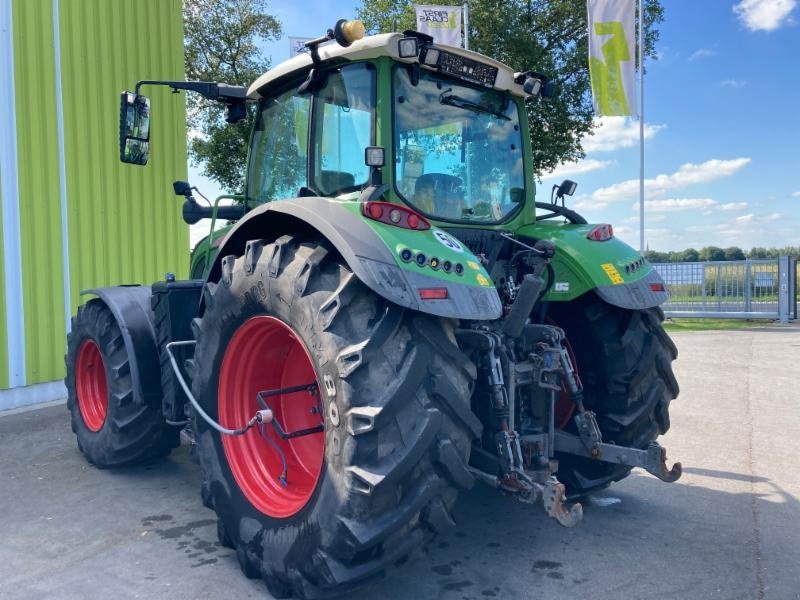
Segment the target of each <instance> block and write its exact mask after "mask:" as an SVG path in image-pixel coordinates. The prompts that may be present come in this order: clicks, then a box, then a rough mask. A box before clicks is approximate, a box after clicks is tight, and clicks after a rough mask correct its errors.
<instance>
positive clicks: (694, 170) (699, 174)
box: [591, 158, 750, 203]
mask: <svg viewBox="0 0 800 600" xmlns="http://www.w3.org/2000/svg"><path fill="white" fill-rule="evenodd" d="M749 162H750V159H749V158H734V159H732V160H720V159H717V158H714V159H711V160H707V161H705V162H703V163H699V164H695V163H686V164H683V165H681V166H680V168H679V169H678V170H677V171H676V172H675V173H671V174H669V175H666V174H661V175H657V176H656V177H654V178H652V179H645V180H644V189H645V194H646V196H648V197H652V196H658V195H661V194H663V193H665V192H667V191H669V190H674V189H679V188H683V187H686V186H689V185H693V184H696V183H706V182H708V181H713V180H715V179H719V178H721V177H729V176H730V175H733V174H734V173H736V172H737V171H739V170H740V169H742V168H744V167H745V166H746V165H747V164H748V163H749ZM638 194H639V180H638V179H628V180H627V181H622V182H620V183H615V184H613V185H610V186H608V187H604V188H600V189H598V190H595V191H594V192H593V193H592V194H591V198H592V199H593V200H595V201H597V202H606V203H608V202H619V201H624V200H630V199H632V198H636V197H637V196H638Z"/></svg>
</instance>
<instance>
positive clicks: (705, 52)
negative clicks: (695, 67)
mask: <svg viewBox="0 0 800 600" xmlns="http://www.w3.org/2000/svg"><path fill="white" fill-rule="evenodd" d="M716 53H717V51H716V50H713V49H711V48H700V49H699V50H695V51H694V52H692V54H691V55H690V56H689V62H692V61H693V60H697V59H698V58H708V57H709V56H714V55H715V54H716Z"/></svg>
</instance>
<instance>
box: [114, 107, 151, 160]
mask: <svg viewBox="0 0 800 600" xmlns="http://www.w3.org/2000/svg"><path fill="white" fill-rule="evenodd" d="M149 157H150V98H148V97H147V96H142V95H141V94H134V93H132V92H122V95H121V98H120V111H119V159H120V160H121V161H122V162H124V163H128V164H132V165H146V164H147V159H148V158H149Z"/></svg>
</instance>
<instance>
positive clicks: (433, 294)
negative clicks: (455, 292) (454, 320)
mask: <svg viewBox="0 0 800 600" xmlns="http://www.w3.org/2000/svg"><path fill="white" fill-rule="evenodd" d="M419 297H420V299H422V300H447V288H420V290H419Z"/></svg>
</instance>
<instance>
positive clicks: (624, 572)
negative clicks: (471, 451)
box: [0, 327, 800, 600]
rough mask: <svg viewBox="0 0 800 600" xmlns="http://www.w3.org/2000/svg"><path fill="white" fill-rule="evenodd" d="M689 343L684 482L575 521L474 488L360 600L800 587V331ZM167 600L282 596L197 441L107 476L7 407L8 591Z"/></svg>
mask: <svg viewBox="0 0 800 600" xmlns="http://www.w3.org/2000/svg"><path fill="white" fill-rule="evenodd" d="M674 339H675V341H676V343H677V345H678V348H679V350H680V358H679V359H678V361H677V363H676V373H677V376H678V381H679V382H680V384H681V389H682V392H681V395H680V397H679V398H678V400H677V401H676V402H674V403H673V405H672V430H671V431H670V432H669V433H668V434H667V435H666V436H664V437H663V438H662V440H661V441H662V442H663V443H664V444H665V445H666V447H667V448H668V451H669V459H670V461H671V460H681V461H682V462H683V465H684V476H683V478H682V479H681V480H680V481H679V482H677V483H674V484H666V483H662V482H660V481H658V480H656V479H655V478H653V477H651V476H649V475H647V474H646V473H643V472H639V471H635V472H634V473H633V474H632V475H631V476H630V477H628V478H627V479H626V480H624V481H622V482H620V483H618V484H616V485H615V486H613V487H612V488H610V489H609V490H606V491H604V492H603V493H601V494H599V495H598V496H597V499H596V500H595V501H594V502H592V503H591V504H589V505H587V506H585V507H584V519H583V522H582V523H581V524H579V525H578V526H577V527H576V528H574V529H564V528H562V527H560V526H559V525H557V524H556V523H555V522H554V521H552V520H550V519H548V518H547V517H546V516H545V515H544V514H543V512H542V511H541V510H540V509H538V508H535V507H532V506H529V505H524V504H521V503H518V502H517V501H515V500H514V499H512V498H509V497H504V496H501V495H500V494H499V493H497V492H494V491H492V490H489V489H488V488H485V487H482V486H480V485H479V486H476V487H475V489H473V490H472V491H470V492H467V493H464V494H463V495H462V497H461V498H460V500H459V502H458V505H457V507H456V511H455V513H456V517H457V520H458V523H459V527H458V529H457V530H456V531H455V532H454V533H452V534H450V535H449V536H447V537H444V538H439V539H437V540H436V541H434V543H433V544H432V545H431V547H429V548H428V549H427V551H426V552H424V553H421V554H420V556H418V557H417V559H416V560H413V561H411V562H410V563H408V564H406V565H404V566H403V567H401V568H400V569H399V570H396V571H394V572H393V573H392V574H391V575H390V576H389V578H387V579H385V580H383V581H382V582H380V583H378V584H375V585H372V586H371V587H368V588H366V589H364V590H363V591H360V592H359V593H357V594H353V596H354V597H357V598H397V599H408V600H420V599H423V598H445V599H458V600H461V599H487V598H553V599H558V598H569V599H576V598H577V599H580V598H591V599H605V598H608V599H612V598H613V599H615V600H617V599H627V598H674V599H694V598H714V599H734V598H747V599H749V598H756V599H761V598H769V599H772V598H774V599H780V600H787V599H796V598H800V500H798V499H799V498H800V459H798V451H800V444H798V439H800V393H799V392H798V386H797V381H796V380H797V377H798V373H799V372H800V371H799V370H798V365H799V364H800V328H798V327H784V328H778V327H775V328H770V329H765V330H742V331H725V332H693V333H681V334H677V335H675V336H674ZM167 597H169V598H171V599H181V598H186V599H190V598H191V599H198V598H232V599H239V598H265V597H269V594H268V593H267V590H266V588H265V586H264V584H263V583H262V582H260V581H258V580H248V579H246V578H245V577H244V576H243V575H242V573H241V572H240V571H239V567H238V564H237V562H236V558H235V556H234V555H233V553H232V552H231V551H230V550H228V549H226V548H223V547H220V546H219V545H218V544H217V538H216V527H215V516H214V514H213V513H212V512H211V511H209V510H207V509H206V508H204V507H203V506H202V504H201V502H200V495H199V473H198V469H197V467H196V465H195V464H194V462H193V461H192V460H191V459H190V457H189V452H188V448H186V447H185V446H184V447H181V448H180V449H178V450H176V451H175V452H174V453H173V454H172V455H171V456H170V457H169V458H168V459H166V460H163V461H161V462H159V463H157V464H154V465H150V466H145V467H139V468H130V469H122V470H117V471H101V470H98V469H95V468H93V467H91V466H89V465H88V464H87V463H86V462H85V461H84V459H83V458H82V456H81V454H80V453H79V452H78V449H77V446H76V444H75V440H74V437H73V435H72V433H71V432H70V429H69V424H68V418H67V412H66V408H65V406H64V405H59V406H51V407H47V408H42V409H37V410H31V411H27V412H21V413H16V414H10V415H5V416H2V417H0V598H4V599H5V598H14V599H17V598H31V599H34V598H35V599H39V598H64V599H73V598H74V599H80V600H90V599H106V598H115V599H118V600H121V599H126V598H167Z"/></svg>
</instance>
